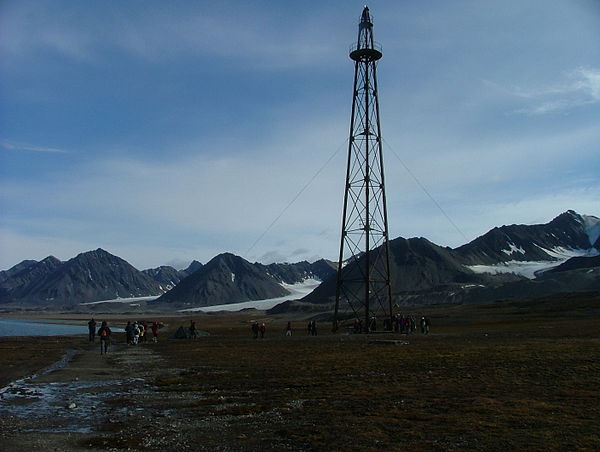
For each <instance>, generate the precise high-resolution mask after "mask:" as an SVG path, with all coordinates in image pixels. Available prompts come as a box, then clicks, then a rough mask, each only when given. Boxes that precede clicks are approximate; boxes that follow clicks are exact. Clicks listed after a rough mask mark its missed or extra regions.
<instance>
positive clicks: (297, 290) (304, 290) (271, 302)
mask: <svg viewBox="0 0 600 452" xmlns="http://www.w3.org/2000/svg"><path fill="white" fill-rule="evenodd" d="M319 284H321V281H319V280H318V279H311V278H309V279H306V280H304V281H303V282H301V283H297V284H285V283H282V284H281V286H282V287H284V288H285V289H287V290H288V291H289V292H290V294H289V295H286V296H284V297H277V298H269V299H266V300H254V301H245V302H243V303H232V304H220V305H216V306H204V307H202V308H189V309H183V310H181V311H180V312H194V311H202V312H215V311H241V310H242V309H249V308H255V309H259V310H266V309H271V308H272V307H274V306H276V305H278V304H279V303H283V302H284V301H288V300H297V299H299V298H302V297H304V296H305V295H308V294H309V293H311V292H312V291H313V290H314V289H315V288H316V287H317V286H318V285H319Z"/></svg>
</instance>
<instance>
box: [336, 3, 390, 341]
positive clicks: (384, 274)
mask: <svg viewBox="0 0 600 452" xmlns="http://www.w3.org/2000/svg"><path fill="white" fill-rule="evenodd" d="M381 57H382V53H381V46H379V45H378V44H377V43H375V41H374V40H373V22H372V21H371V16H370V14H369V8H367V7H366V6H365V8H364V10H363V12H362V16H361V19H360V24H359V26H358V40H357V42H356V43H355V44H353V45H352V47H351V48H350V58H351V59H352V60H354V62H355V63H354V90H353V93H354V94H353V100H352V118H351V121H350V138H349V142H348V168H347V172H346V188H345V193H344V213H343V220H342V234H341V244H340V259H339V262H338V273H337V290H336V299H335V321H334V328H337V326H338V324H339V322H340V321H341V320H344V319H348V318H349V317H350V318H351V319H352V320H354V321H358V322H361V323H362V331H363V332H368V331H369V330H371V329H372V326H373V319H374V318H376V321H377V322H378V323H379V322H381V321H382V320H385V319H389V320H390V322H391V318H392V293H391V283H390V261H389V245H388V218H387V207H386V198H385V185H384V177H383V153H382V142H381V127H380V123H379V95H378V91H377V66H376V63H377V61H378V60H379V59H380V58H381ZM390 325H391V323H390ZM378 326H379V327H380V326H381V324H379V325H378Z"/></svg>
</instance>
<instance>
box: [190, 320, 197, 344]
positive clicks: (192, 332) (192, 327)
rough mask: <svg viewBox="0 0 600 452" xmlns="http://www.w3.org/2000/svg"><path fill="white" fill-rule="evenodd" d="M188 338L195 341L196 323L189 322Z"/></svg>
mask: <svg viewBox="0 0 600 452" xmlns="http://www.w3.org/2000/svg"><path fill="white" fill-rule="evenodd" d="M190 338H191V339H196V322H194V321H193V320H190Z"/></svg>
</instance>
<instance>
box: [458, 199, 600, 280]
mask: <svg viewBox="0 0 600 452" xmlns="http://www.w3.org/2000/svg"><path fill="white" fill-rule="evenodd" d="M599 237H600V219H598V218H597V217H593V216H589V215H579V214H578V213H576V212H574V211H572V210H569V211H567V212H565V213H563V214H561V215H559V216H558V217H556V218H555V219H553V220H552V221H550V222H549V223H546V224H536V225H511V226H502V227H499V228H494V229H492V230H491V231H489V232H488V233H486V234H484V235H482V236H481V237H478V238H476V239H475V240H473V241H472V242H470V243H468V244H466V245H463V246H461V247H458V248H456V249H455V250H454V251H456V253H457V254H458V255H459V256H460V257H461V258H462V259H463V262H464V263H465V264H467V266H468V268H470V269H471V270H472V271H474V272H475V273H488V274H499V273H514V274H519V275H522V276H525V277H527V278H529V279H533V278H534V277H535V276H536V275H538V274H540V273H542V272H544V271H546V270H549V269H550V268H553V267H555V266H557V265H560V264H561V263H563V262H565V261H567V260H568V259H570V258H572V257H585V256H588V257H592V256H597V255H598V254H600V239H599Z"/></svg>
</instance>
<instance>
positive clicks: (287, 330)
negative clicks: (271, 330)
mask: <svg viewBox="0 0 600 452" xmlns="http://www.w3.org/2000/svg"><path fill="white" fill-rule="evenodd" d="M285 335H286V336H291V335H292V322H288V323H287V326H286V327H285Z"/></svg>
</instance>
